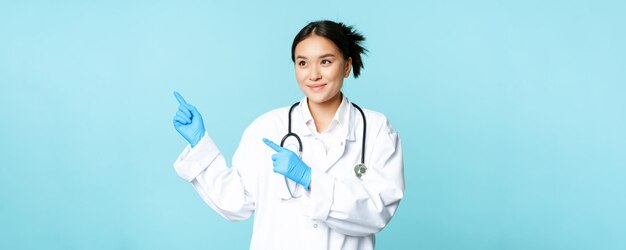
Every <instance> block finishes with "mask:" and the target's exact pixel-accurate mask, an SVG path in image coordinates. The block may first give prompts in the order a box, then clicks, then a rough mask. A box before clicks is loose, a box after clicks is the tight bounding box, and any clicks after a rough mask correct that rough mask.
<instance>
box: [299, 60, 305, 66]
mask: <svg viewBox="0 0 626 250" xmlns="http://www.w3.org/2000/svg"><path fill="white" fill-rule="evenodd" d="M298 65H299V66H300V67H304V66H306V62H305V61H299V62H298Z"/></svg>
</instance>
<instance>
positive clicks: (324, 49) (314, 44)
mask: <svg viewBox="0 0 626 250" xmlns="http://www.w3.org/2000/svg"><path fill="white" fill-rule="evenodd" d="M294 54H295V56H296V57H298V56H304V57H307V58H315V57H319V56H321V55H326V54H334V55H336V56H339V55H340V54H341V52H340V51H339V48H337V45H335V43H333V42H332V41H331V40H329V39H328V38H325V37H323V36H318V35H311V36H309V37H307V38H305V39H304V40H302V41H301V42H300V43H298V45H296V49H295V51H294Z"/></svg>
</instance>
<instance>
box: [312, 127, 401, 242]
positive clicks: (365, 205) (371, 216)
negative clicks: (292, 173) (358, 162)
mask: <svg viewBox="0 0 626 250" xmlns="http://www.w3.org/2000/svg"><path fill="white" fill-rule="evenodd" d="M375 135H376V137H374V138H373V140H374V143H372V144H369V145H372V146H371V147H372V150H368V153H369V155H370V156H371V157H370V158H369V159H370V161H369V162H368V165H367V167H368V169H367V173H366V174H365V175H363V177H362V180H356V181H354V180H345V179H338V178H335V177H333V176H331V175H329V174H327V173H324V172H321V171H316V170H314V171H313V172H312V176H311V194H310V197H311V200H312V202H311V204H312V207H311V211H309V212H310V213H311V216H312V218H313V219H315V220H320V221H324V222H325V223H326V224H327V225H328V226H329V227H330V228H332V229H333V230H336V231H337V232H340V233H343V234H346V235H352V236H367V235H370V234H373V233H376V232H379V231H380V230H382V229H383V228H384V227H385V226H386V225H387V224H388V223H389V221H390V220H391V218H392V217H393V215H394V213H395V212H396V209H397V208H398V205H399V203H400V200H401V199H402V197H403V195H404V173H403V160H402V146H401V143H400V138H399V137H398V134H397V133H396V132H395V131H394V130H393V129H392V128H391V126H389V125H388V124H387V122H386V119H385V122H384V123H383V126H382V127H381V128H380V130H379V131H378V133H377V134H375Z"/></svg>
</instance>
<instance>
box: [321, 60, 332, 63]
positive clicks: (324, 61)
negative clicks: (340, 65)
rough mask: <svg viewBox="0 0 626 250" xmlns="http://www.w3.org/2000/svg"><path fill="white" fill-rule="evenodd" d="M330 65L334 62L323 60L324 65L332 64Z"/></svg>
mask: <svg viewBox="0 0 626 250" xmlns="http://www.w3.org/2000/svg"><path fill="white" fill-rule="evenodd" d="M330 63H332V62H331V61H329V60H326V59H324V60H322V64H330Z"/></svg>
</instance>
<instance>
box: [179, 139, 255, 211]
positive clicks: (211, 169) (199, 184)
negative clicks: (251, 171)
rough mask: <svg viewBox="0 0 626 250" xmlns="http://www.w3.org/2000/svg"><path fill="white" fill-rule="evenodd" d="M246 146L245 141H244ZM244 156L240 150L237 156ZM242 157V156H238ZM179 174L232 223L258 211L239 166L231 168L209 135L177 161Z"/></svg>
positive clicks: (184, 152)
mask: <svg viewBox="0 0 626 250" xmlns="http://www.w3.org/2000/svg"><path fill="white" fill-rule="evenodd" d="M242 144H243V140H242ZM238 154H241V152H240V149H238V153H235V155H236V157H237V155H238ZM237 158H239V157H237ZM233 162H235V160H233ZM174 168H175V170H176V173H177V174H178V175H179V176H180V177H181V178H183V179H184V180H186V181H188V182H190V183H191V184H192V186H193V187H194V189H195V190H196V192H198V195H200V197H201V198H202V200H203V201H204V202H205V203H206V204H207V205H209V207H211V208H213V210H215V211H216V212H217V213H218V214H220V215H221V216H222V217H224V218H226V219H228V220H245V219H247V218H249V217H250V215H251V214H252V212H253V211H254V199H253V198H252V195H251V193H250V192H249V191H248V190H247V188H246V186H253V185H252V184H251V183H246V182H245V180H244V178H242V173H241V172H244V173H245V171H241V170H240V169H239V168H237V167H232V168H229V167H228V165H227V164H226V161H225V160H224V157H223V156H222V155H221V153H220V152H219V150H218V148H217V146H216V145H215V143H213V141H212V140H211V138H210V137H209V136H208V135H205V136H204V137H203V138H202V139H201V140H200V142H198V144H197V145H196V146H195V147H193V148H192V147H190V146H187V147H186V148H185V150H183V152H182V153H181V155H180V156H179V157H178V159H177V160H176V162H174Z"/></svg>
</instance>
